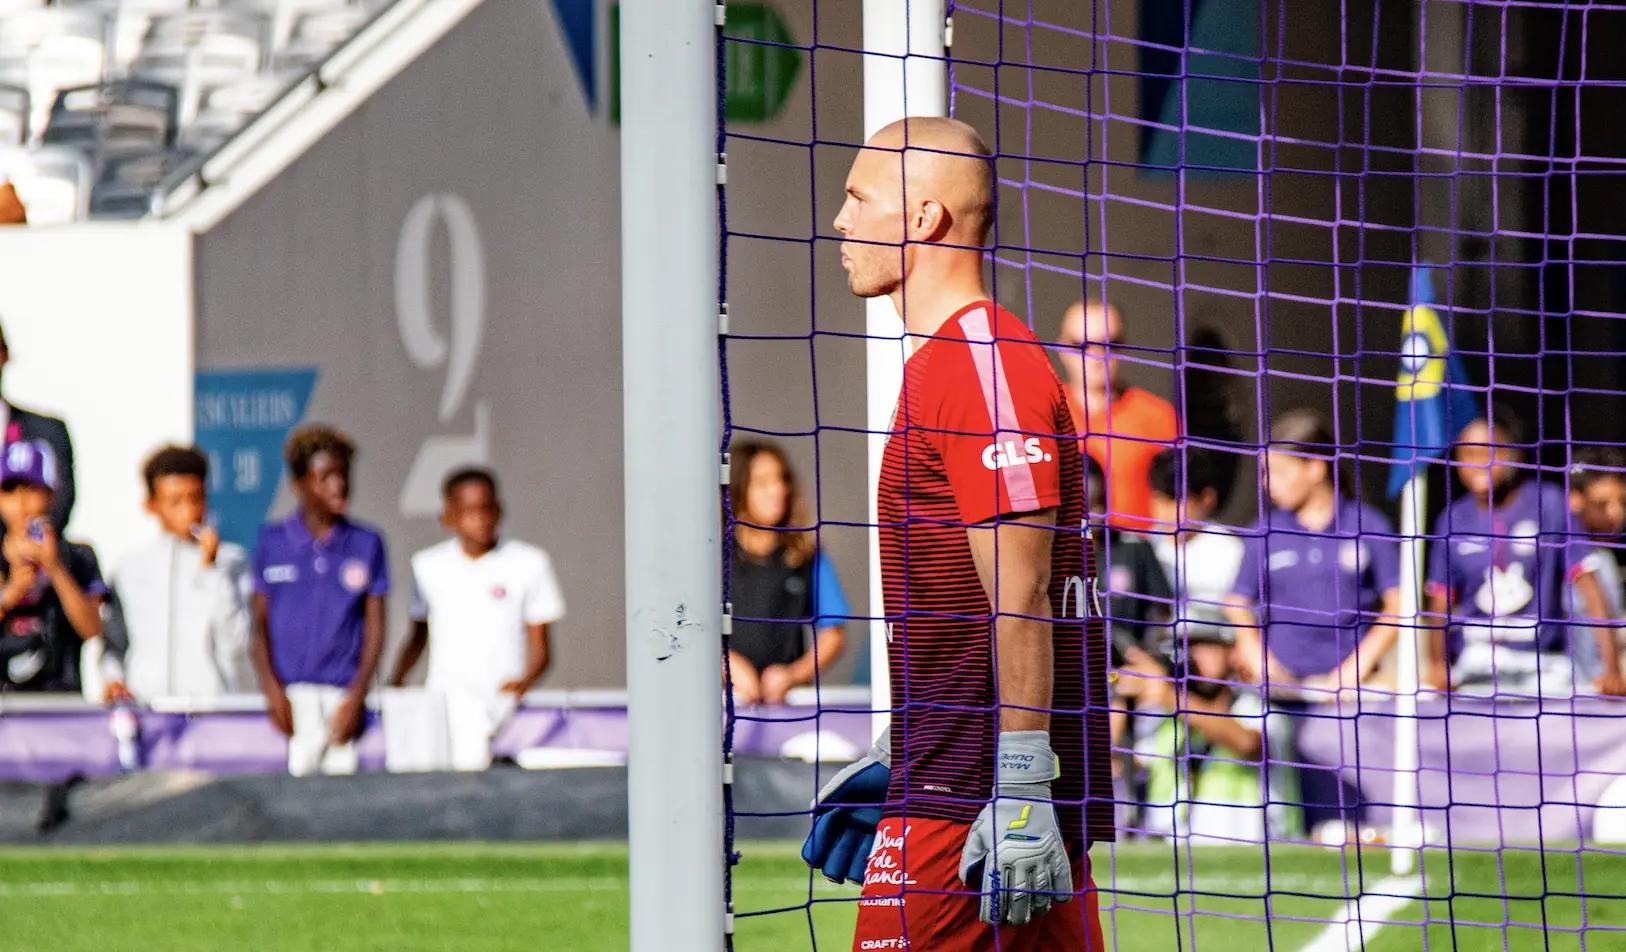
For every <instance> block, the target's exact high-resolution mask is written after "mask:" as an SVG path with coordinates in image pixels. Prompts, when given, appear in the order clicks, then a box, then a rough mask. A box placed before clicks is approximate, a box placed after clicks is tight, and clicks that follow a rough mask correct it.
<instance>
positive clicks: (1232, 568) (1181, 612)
mask: <svg viewBox="0 0 1626 952" xmlns="http://www.w3.org/2000/svg"><path fill="white" fill-rule="evenodd" d="M1235 465H1236V463H1235V461H1234V460H1233V459H1230V458H1228V457H1225V456H1221V455H1220V454H1218V453H1216V452H1214V451H1212V450H1205V449H1199V448H1197V447H1193V446H1188V447H1185V448H1184V449H1167V450H1164V451H1163V452H1161V453H1159V454H1157V455H1156V456H1155V457H1153V458H1152V464H1151V468H1150V470H1149V471H1148V473H1147V481H1148V482H1149V483H1150V484H1151V489H1152V496H1151V500H1152V519H1153V522H1154V525H1153V527H1152V528H1150V529H1148V530H1147V535H1148V536H1149V537H1150V538H1151V541H1152V551H1153V552H1154V553H1156V554H1157V559H1158V561H1159V562H1160V563H1162V565H1163V572H1164V574H1165V575H1167V576H1168V579H1169V584H1170V585H1171V586H1172V587H1173V588H1174V598H1175V605H1174V608H1175V611H1174V615H1175V619H1176V621H1175V625H1174V638H1175V642H1176V643H1175V644H1174V645H1172V646H1170V648H1169V649H1168V650H1166V651H1165V652H1164V653H1165V654H1166V655H1168V656H1169V657H1180V656H1181V653H1182V651H1183V646H1182V645H1181V644H1180V642H1181V640H1182V639H1183V636H1185V635H1187V634H1192V633H1195V632H1196V631H1199V630H1200V631H1201V632H1202V635H1201V636H1202V637H1203V638H1204V639H1205V640H1217V641H1222V642H1234V641H1235V640H1236V639H1235V637H1234V635H1233V633H1232V630H1231V625H1230V623H1229V622H1227V621H1226V620H1225V615H1224V612H1223V610H1222V609H1223V606H1224V605H1225V601H1226V599H1227V598H1229V597H1230V595H1231V590H1232V584H1233V583H1234V582H1235V581H1236V573H1237V569H1238V568H1239V567H1240V566H1241V565H1242V555H1243V542H1242V538H1241V537H1240V536H1238V535H1236V534H1235V533H1234V532H1232V531H1231V530H1229V529H1227V528H1225V527H1224V526H1221V525H1217V524H1213V523H1210V522H1209V520H1210V519H1212V518H1213V517H1214V514H1215V513H1216V512H1218V511H1219V509H1220V508H1221V507H1222V506H1224V505H1225V500H1224V498H1222V497H1221V495H1220V492H1221V487H1222V486H1226V485H1228V483H1229V481H1228V480H1226V479H1224V478H1223V477H1224V473H1223V472H1222V471H1221V469H1220V467H1222V466H1233V467H1234V466H1235Z"/></svg>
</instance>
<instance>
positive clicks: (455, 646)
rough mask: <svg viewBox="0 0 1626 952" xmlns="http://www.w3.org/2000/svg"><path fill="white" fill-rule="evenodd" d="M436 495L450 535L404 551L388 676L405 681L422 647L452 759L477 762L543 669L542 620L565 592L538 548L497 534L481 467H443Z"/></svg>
mask: <svg viewBox="0 0 1626 952" xmlns="http://www.w3.org/2000/svg"><path fill="white" fill-rule="evenodd" d="M442 496H443V499H444V501H445V509H444V510H443V511H442V513H441V518H440V521H441V525H442V526H444V527H445V528H446V530H447V531H448V532H450V533H452V537H451V538H449V539H447V540H446V541H444V542H442V543H440V544H439V545H435V546H431V547H430V548H427V549H424V550H423V551H422V552H419V553H418V554H416V555H414V556H413V557H412V585H413V587H412V633H411V636H410V638H409V639H408V641H407V644H406V647H405V648H404V649H403V650H402V652H401V658H400V661H399V662H398V663H397V665H396V668H395V676H394V677H393V678H391V683H392V684H394V685H396V686H397V687H399V686H400V685H402V684H405V683H406V678H407V675H408V674H410V673H411V671H412V669H413V667H414V666H415V665H416V664H417V663H418V659H419V657H421V656H422V654H423V651H424V648H425V647H427V648H428V649H429V675H428V678H427V681H426V682H425V686H426V687H427V688H429V690H431V691H435V692H438V693H440V694H442V695H444V697H445V703H446V713H447V738H448V740H449V741H450V748H451V763H452V767H453V769H456V770H484V769H485V768H487V767H489V766H491V739H492V737H493V736H494V735H495V734H496V733H497V730H498V728H500V727H502V725H503V724H504V723H505V722H506V721H507V720H508V718H509V716H510V715H512V714H513V713H514V709H515V708H516V707H517V706H518V704H519V700H520V698H521V697H523V696H524V695H525V692H527V691H529V690H530V689H531V686H532V685H534V684H535V683H536V682H537V679H538V678H540V677H542V673H543V672H544V671H546V670H547V668H548V625H550V624H552V623H553V622H556V621H558V620H559V619H561V618H563V617H564V614H565V600H564V597H563V596H562V595H561V594H560V592H559V582H558V579H556V578H555V577H554V575H553V562H552V561H551V560H549V558H548V554H547V553H546V552H544V551H542V550H541V549H539V548H537V547H536V546H534V545H530V544H528V543H525V542H520V541H518V540H515V539H503V538H500V537H499V536H498V531H497V530H498V526H499V525H500V524H501V522H502V502H501V500H500V499H499V498H498V494H497V478H496V477H495V476H494V475H493V474H492V473H491V472H490V471H489V470H484V469H463V470H458V471H457V472H455V473H452V474H451V475H450V476H448V477H447V478H446V482H445V484H444V487H443V491H442ZM432 633H433V637H431V634H432Z"/></svg>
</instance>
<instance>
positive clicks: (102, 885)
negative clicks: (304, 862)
mask: <svg viewBox="0 0 1626 952" xmlns="http://www.w3.org/2000/svg"><path fill="white" fill-rule="evenodd" d="M811 885H812V887H813V890H814V891H815V892H819V893H831V894H850V895H852V896H857V895H858V889H857V887H856V886H837V885H835V884H833V883H830V882H827V881H826V880H825V879H824V878H823V877H822V876H814V877H813V878H812V881H811ZM1326 885H1327V884H1326V881H1325V880H1320V879H1315V878H1312V877H1307V876H1275V877H1272V879H1271V887H1272V893H1273V894H1274V893H1277V892H1282V891H1301V892H1306V893H1310V894H1312V895H1314V894H1317V893H1319V892H1320V891H1321V890H1323V889H1325V888H1326ZM1379 885H1380V886H1381V885H1382V884H1379ZM808 886H809V880H808V879H806V878H803V877H799V876H798V877H788V876H772V877H757V876H752V875H751V874H750V873H749V872H743V873H738V874H736V875H735V877H734V888H735V889H736V890H738V891H744V892H761V891H770V890H771V891H774V892H795V891H798V890H806V889H807V888H808ZM1180 887H1181V891H1182V892H1183V893H1185V894H1191V893H1222V894H1234V895H1239V896H1258V897H1260V898H1264V897H1265V895H1266V893H1265V887H1264V882H1263V881H1262V880H1261V879H1259V878H1257V877H1244V876H1200V877H1198V878H1197V881H1196V882H1195V883H1193V882H1192V881H1191V880H1190V879H1189V878H1182V880H1181V883H1180ZM626 888H627V881H626V879H624V878H622V877H617V876H549V877H538V876H530V877H525V876H518V877H509V878H483V877H446V878H440V879H437V878H427V879H392V878H388V877H381V878H375V879H365V878H363V879H235V880H232V879H169V880H166V879H153V880H128V879H118V880H75V879H67V880H36V881H15V882H0V899H21V898H33V899H49V898H55V897H65V898H72V897H78V896H253V895H267V896H279V895H289V896H291V895H312V894H335V895H343V894H356V895H375V896H377V895H389V894H429V893H467V894H478V893H569V892H623V891H625V890H626ZM1098 888H1099V889H1100V891H1101V892H1103V893H1106V894H1108V895H1109V896H1110V895H1112V894H1114V893H1118V892H1120V891H1122V892H1128V893H1144V894H1147V895H1150V896H1157V895H1166V894H1168V893H1170V891H1171V890H1172V889H1173V888H1174V881H1173V879H1172V878H1171V877H1167V876H1118V877H1117V878H1116V879H1113V880H1110V881H1108V882H1103V883H1100V884H1098Z"/></svg>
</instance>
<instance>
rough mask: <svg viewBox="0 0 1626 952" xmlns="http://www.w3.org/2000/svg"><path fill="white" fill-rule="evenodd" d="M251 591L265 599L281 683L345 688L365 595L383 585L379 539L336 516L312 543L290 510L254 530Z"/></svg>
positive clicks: (385, 568) (354, 661)
mask: <svg viewBox="0 0 1626 952" xmlns="http://www.w3.org/2000/svg"><path fill="white" fill-rule="evenodd" d="M254 590H255V591H256V592H259V593H260V594H261V595H264V596H265V599H266V604H267V607H268V609H269V615H270V629H271V664H272V666H273V667H275V668H276V671H277V677H279V678H281V679H282V683H283V684H295V683H305V684H330V685H333V686H335V687H346V686H348V685H349V684H350V682H351V681H353V680H355V677H356V670H357V668H358V667H360V664H361V644H362V639H363V635H364V629H365V627H366V605H367V599H368V598H369V597H371V596H374V595H379V596H382V595H386V594H388V593H389V590H390V570H389V561H388V559H387V558H386V556H385V552H384V537H383V536H381V535H379V534H378V533H377V532H375V531H374V530H372V529H370V528H368V527H366V526H363V525H359V524H357V523H354V522H350V521H349V520H347V519H340V520H339V521H338V523H337V524H335V525H334V526H333V531H332V532H330V533H329V534H328V537H327V538H326V539H323V540H320V541H318V540H317V539H314V538H312V537H311V534H310V531H309V530H307V529H306V528H305V521H304V520H303V519H302V518H300V515H299V513H298V512H297V511H296V512H295V513H294V514H293V515H292V516H290V517H288V518H287V519H284V520H283V521H281V522H273V523H270V524H268V525H266V526H264V527H263V528H261V529H260V543H259V545H257V546H255V548H254Z"/></svg>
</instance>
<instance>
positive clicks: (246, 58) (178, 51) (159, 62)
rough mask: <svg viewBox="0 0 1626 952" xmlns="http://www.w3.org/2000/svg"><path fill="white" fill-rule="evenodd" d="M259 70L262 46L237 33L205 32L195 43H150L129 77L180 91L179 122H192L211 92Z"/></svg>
mask: <svg viewBox="0 0 1626 952" xmlns="http://www.w3.org/2000/svg"><path fill="white" fill-rule="evenodd" d="M259 68H260V44H259V43H258V42H257V41H255V40H254V39H252V38H250V37H247V36H244V35H242V34H237V33H203V34H201V35H199V36H197V37H196V38H195V41H193V42H185V43H183V42H177V41H176V40H175V39H174V38H168V39H153V40H149V41H148V42H147V44H146V45H145V46H144V47H143V48H142V51H141V55H140V56H139V57H138V58H137V59H136V61H135V63H134V64H133V65H132V66H131V69H130V74H131V75H132V76H135V77H138V78H140V79H148V80H153V81H155V82H160V83H165V84H167V85H170V86H173V87H175V88H176V89H178V90H179V91H180V110H179V119H180V122H181V124H182V125H185V124H186V123H188V122H191V121H192V119H193V118H194V117H195V116H196V115H197V113H198V107H199V104H200V103H201V102H202V101H203V97H204V96H205V95H206V94H207V93H208V91H209V90H211V89H214V88H215V87H217V86H223V85H227V84H230V83H235V82H240V81H242V80H244V79H247V78H249V77H252V76H254V75H255V73H257V72H258V71H259Z"/></svg>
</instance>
